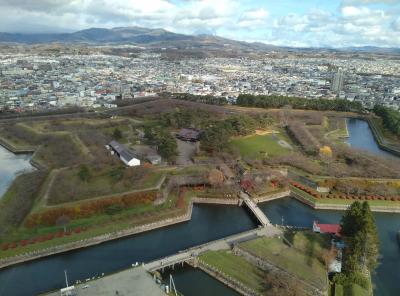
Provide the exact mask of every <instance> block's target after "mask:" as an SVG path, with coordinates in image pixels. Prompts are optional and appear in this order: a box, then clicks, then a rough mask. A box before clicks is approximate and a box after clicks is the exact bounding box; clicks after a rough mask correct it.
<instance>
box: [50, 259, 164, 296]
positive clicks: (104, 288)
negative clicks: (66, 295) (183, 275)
mask: <svg viewBox="0 0 400 296" xmlns="http://www.w3.org/2000/svg"><path fill="white" fill-rule="evenodd" d="M75 291H76V295H77V296H102V295H104V296H105V295H120V296H125V295H129V296H143V295H146V296H165V295H166V294H165V293H164V292H163V291H162V290H161V287H160V286H159V285H158V284H157V283H156V282H155V281H154V280H153V278H152V277H151V275H150V274H149V273H147V271H146V270H145V269H144V268H143V267H141V266H139V267H135V268H131V269H127V270H125V271H121V272H118V273H115V274H112V275H109V276H105V277H102V278H99V279H96V280H93V281H89V282H85V283H81V284H78V285H75ZM47 295H48V296H56V295H57V296H59V295H60V291H56V292H52V293H50V294H47Z"/></svg>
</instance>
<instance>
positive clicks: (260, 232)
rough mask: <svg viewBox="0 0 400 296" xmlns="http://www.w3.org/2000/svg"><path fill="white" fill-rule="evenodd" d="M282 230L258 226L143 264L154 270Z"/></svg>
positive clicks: (149, 269) (279, 232)
mask: <svg viewBox="0 0 400 296" xmlns="http://www.w3.org/2000/svg"><path fill="white" fill-rule="evenodd" d="M281 233H282V231H281V230H280V229H279V228H277V227H275V226H272V225H269V226H264V227H259V228H256V229H252V230H249V231H245V232H242V233H239V234H235V235H231V236H228V237H225V238H222V239H219V240H215V241H211V242H208V243H205V244H202V245H199V246H196V247H192V248H189V249H186V250H183V251H180V252H178V253H177V254H173V255H171V256H167V257H164V258H160V259H157V260H154V261H151V262H148V263H146V264H144V265H143V267H144V268H145V269H146V270H147V271H150V272H151V271H156V270H159V269H163V268H166V267H170V266H174V265H177V264H180V263H184V262H188V261H190V260H193V259H195V258H196V257H197V256H199V255H200V254H202V253H204V252H207V251H218V250H229V249H231V248H232V247H233V246H234V245H235V244H236V243H240V242H243V241H248V240H251V239H254V238H257V237H260V236H270V237H271V236H276V235H280V234H281Z"/></svg>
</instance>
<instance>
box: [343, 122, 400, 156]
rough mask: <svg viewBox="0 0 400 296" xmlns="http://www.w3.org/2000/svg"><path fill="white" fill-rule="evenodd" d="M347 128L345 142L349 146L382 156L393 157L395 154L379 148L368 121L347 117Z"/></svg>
mask: <svg viewBox="0 0 400 296" xmlns="http://www.w3.org/2000/svg"><path fill="white" fill-rule="evenodd" d="M347 129H348V130H349V138H348V141H347V143H349V144H350V146H352V147H354V148H358V149H362V150H366V151H368V152H370V153H373V154H377V155H379V156H384V157H395V155H393V154H391V153H389V152H387V151H385V150H382V149H381V148H379V146H378V143H377V142H376V141H375V138H374V135H373V134H372V130H371V128H370V127H369V124H368V122H366V121H365V120H361V119H356V118H348V119H347Z"/></svg>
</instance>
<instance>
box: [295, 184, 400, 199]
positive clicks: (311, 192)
mask: <svg viewBox="0 0 400 296" xmlns="http://www.w3.org/2000/svg"><path fill="white" fill-rule="evenodd" d="M290 184H291V185H292V186H294V187H296V188H298V189H300V190H302V191H304V192H306V193H308V194H309V195H311V196H313V197H314V198H317V199H318V198H328V199H343V200H345V199H347V200H382V201H383V200H385V201H400V196H381V195H353V194H332V193H329V194H320V193H318V192H316V191H315V190H313V189H311V188H309V187H306V186H304V185H302V184H300V183H297V182H293V181H292V182H290Z"/></svg>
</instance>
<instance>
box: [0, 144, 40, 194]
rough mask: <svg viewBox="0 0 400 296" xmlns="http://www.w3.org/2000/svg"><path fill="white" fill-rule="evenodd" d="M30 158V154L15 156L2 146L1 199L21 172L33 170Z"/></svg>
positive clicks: (0, 160)
mask: <svg viewBox="0 0 400 296" xmlns="http://www.w3.org/2000/svg"><path fill="white" fill-rule="evenodd" d="M30 158H31V155H30V154H14V153H11V152H10V151H8V150H7V149H5V148H4V147H2V146H0V198H1V196H2V195H3V194H4V192H6V191H7V188H8V186H9V185H10V184H11V182H12V181H13V180H14V178H15V176H16V175H17V174H18V173H19V172H22V171H25V170H27V171H29V170H32V169H33V167H32V166H31V164H30V163H29V160H30Z"/></svg>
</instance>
